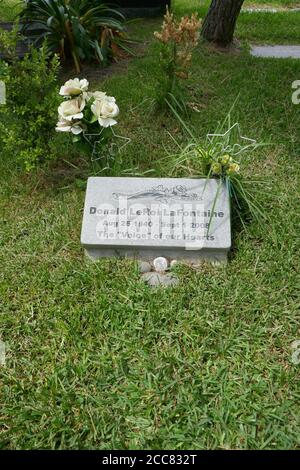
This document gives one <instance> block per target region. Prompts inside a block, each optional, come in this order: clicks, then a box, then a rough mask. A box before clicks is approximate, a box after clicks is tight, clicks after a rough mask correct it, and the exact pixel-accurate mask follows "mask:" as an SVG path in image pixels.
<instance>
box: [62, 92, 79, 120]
mask: <svg viewBox="0 0 300 470" xmlns="http://www.w3.org/2000/svg"><path fill="white" fill-rule="evenodd" d="M84 107H85V100H84V99H82V98H81V97H78V98H73V99H72V100H67V101H64V102H63V103H61V105H60V106H59V107H58V114H59V116H61V117H62V118H63V119H64V120H66V121H72V120H74V119H82V118H83V113H82V111H83V109H84Z"/></svg>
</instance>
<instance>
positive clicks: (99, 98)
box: [87, 91, 107, 101]
mask: <svg viewBox="0 0 300 470" xmlns="http://www.w3.org/2000/svg"><path fill="white" fill-rule="evenodd" d="M87 96H88V99H90V98H94V99H95V100H97V101H103V100H105V99H106V98H107V96H106V93H105V92H104V91H94V92H89V93H88V94H87Z"/></svg>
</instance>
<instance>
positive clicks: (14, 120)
mask: <svg viewBox="0 0 300 470" xmlns="http://www.w3.org/2000/svg"><path fill="white" fill-rule="evenodd" d="M14 35H16V29H15V30H14V31H13V32H11V33H4V32H2V33H1V34H0V46H1V47H2V49H3V48H5V47H7V46H8V45H9V46H10V62H9V64H6V63H4V62H3V61H2V65H0V74H1V75H2V77H1V76H0V79H2V80H4V81H5V84H6V105H3V106H0V143H1V150H2V152H3V154H5V155H6V156H8V157H10V158H13V157H14V156H15V155H16V156H17V159H18V160H19V161H20V162H21V163H22V165H24V166H25V168H26V170H27V171H30V170H32V169H33V168H34V167H35V165H36V164H37V163H38V162H42V161H45V160H46V159H48V158H51V152H50V139H51V136H52V135H53V127H54V125H55V122H56V108H57V104H58V98H57V74H58V69H59V60H58V57H57V56H54V57H53V58H52V59H51V60H49V57H48V53H47V45H44V46H42V47H41V48H40V49H32V50H31V51H30V52H29V53H28V54H27V55H26V56H25V57H24V59H23V60H18V59H17V57H16V52H15V51H14V52H13V47H12V46H13V44H16V42H14ZM0 63H1V61H0Z"/></svg>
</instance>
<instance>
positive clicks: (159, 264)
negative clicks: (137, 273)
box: [153, 256, 169, 273]
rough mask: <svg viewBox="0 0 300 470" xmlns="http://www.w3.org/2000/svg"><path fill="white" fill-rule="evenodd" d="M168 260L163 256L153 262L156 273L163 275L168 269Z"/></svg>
mask: <svg viewBox="0 0 300 470" xmlns="http://www.w3.org/2000/svg"><path fill="white" fill-rule="evenodd" d="M168 265H169V263H168V260H167V259H166V258H164V257H163V256H159V257H158V258H155V260H154V261H153V266H154V269H155V271H156V272H158V273H163V272H165V271H166V270H167V269H168Z"/></svg>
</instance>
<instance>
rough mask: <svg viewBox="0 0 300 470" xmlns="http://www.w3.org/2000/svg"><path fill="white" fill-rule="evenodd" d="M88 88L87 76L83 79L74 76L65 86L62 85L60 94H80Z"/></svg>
mask: <svg viewBox="0 0 300 470" xmlns="http://www.w3.org/2000/svg"><path fill="white" fill-rule="evenodd" d="M88 88H89V82H88V81H87V80H86V79H85V78H84V79H83V80H79V78H74V79H73V80H68V81H67V82H66V83H65V84H64V86H62V87H61V89H60V91H59V94H60V95H62V96H78V95H81V93H83V92H85V91H87V90H88Z"/></svg>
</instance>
